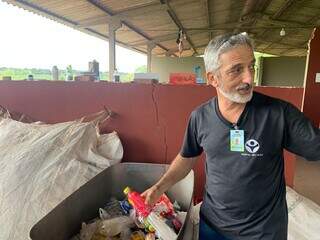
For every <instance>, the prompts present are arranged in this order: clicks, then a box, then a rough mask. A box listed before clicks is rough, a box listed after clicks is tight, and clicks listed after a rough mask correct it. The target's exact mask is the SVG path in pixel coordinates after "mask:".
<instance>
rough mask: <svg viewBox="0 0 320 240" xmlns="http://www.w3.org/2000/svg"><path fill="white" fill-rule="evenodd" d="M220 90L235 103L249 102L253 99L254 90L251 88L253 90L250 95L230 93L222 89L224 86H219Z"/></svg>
mask: <svg viewBox="0 0 320 240" xmlns="http://www.w3.org/2000/svg"><path fill="white" fill-rule="evenodd" d="M217 88H218V91H219V92H220V93H221V94H222V95H223V96H224V97H225V98H227V99H228V100H230V101H231V102H235V103H247V102H249V101H250V100H251V98H252V95H253V91H252V89H251V92H250V93H249V94H248V95H244V96H242V95H240V94H238V93H236V92H235V93H228V92H225V91H223V90H222V88H220V87H217Z"/></svg>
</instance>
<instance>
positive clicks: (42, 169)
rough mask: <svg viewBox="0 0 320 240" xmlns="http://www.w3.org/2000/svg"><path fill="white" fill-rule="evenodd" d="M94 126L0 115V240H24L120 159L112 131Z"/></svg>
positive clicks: (115, 134) (119, 144) (120, 151)
mask: <svg viewBox="0 0 320 240" xmlns="http://www.w3.org/2000/svg"><path fill="white" fill-rule="evenodd" d="M96 126H97V124H96V123H95V122H94V121H91V122H79V121H72V122H64V123H57V124H37V123H22V122H18V121H15V120H12V119H10V118H5V117H0V154H1V157H0V228H1V231H0V239H1V240H13V239H14V240H26V239H29V231H30V229H31V228H32V226H33V225H34V224H35V223H36V222H37V221H39V220H40V219H41V218H42V217H44V216H45V215H46V214H47V213H48V212H50V211H51V210H52V209H53V208H54V207H55V206H57V205H58V204H59V203H60V202H61V201H62V200H64V199H65V198H66V197H67V196H69V195H70V194H71V193H73V192H74V191H76V190H77V189H78V188H79V187H80V186H82V185H83V184H84V183H86V182H87V181H89V180H90V179H92V178H93V177H94V176H96V175H97V174H98V173H100V172H101V171H102V170H104V169H106V168H108V167H109V166H111V165H113V164H116V163H118V162H120V161H121V159H122V156H123V147H122V144H121V142H120V139H119V137H118V135H117V133H116V132H112V133H110V134H103V135H100V134H99V131H98V128H97V127H96Z"/></svg>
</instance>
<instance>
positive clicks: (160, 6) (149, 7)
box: [115, 2, 168, 17]
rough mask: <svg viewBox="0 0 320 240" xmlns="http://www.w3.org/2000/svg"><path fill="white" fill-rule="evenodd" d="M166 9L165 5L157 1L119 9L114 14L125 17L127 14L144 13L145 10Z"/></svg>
mask: <svg viewBox="0 0 320 240" xmlns="http://www.w3.org/2000/svg"><path fill="white" fill-rule="evenodd" d="M166 10H168V6H167V5H163V4H161V3H159V2H151V3H147V4H143V5H139V6H135V7H131V8H127V9H123V10H120V11H118V12H116V13H115V15H120V16H124V17H127V16H135V15H141V14H145V13H146V12H150V11H166Z"/></svg>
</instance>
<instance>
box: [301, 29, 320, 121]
mask: <svg viewBox="0 0 320 240" xmlns="http://www.w3.org/2000/svg"><path fill="white" fill-rule="evenodd" d="M317 73H318V74H319V75H320V29H315V30H314V32H313V35H312V37H311V40H310V42H309V52H308V56H307V65H306V75H305V76H306V77H305V88H304V97H303V103H302V110H303V112H304V114H305V115H306V116H307V117H308V118H309V119H311V120H312V122H313V123H314V124H315V125H316V126H319V123H320V82H316V74H317ZM319 78H320V76H319Z"/></svg>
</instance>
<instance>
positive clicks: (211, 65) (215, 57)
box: [203, 32, 254, 72]
mask: <svg viewBox="0 0 320 240" xmlns="http://www.w3.org/2000/svg"><path fill="white" fill-rule="evenodd" d="M239 45H247V46H249V47H250V48H251V49H252V51H253V48H254V47H253V42H252V40H251V39H250V37H249V36H248V34H247V33H246V32H243V33H239V34H225V35H220V36H217V37H215V38H214V39H212V40H211V41H210V42H209V44H208V46H207V47H206V50H205V51H204V57H203V58H204V64H205V67H206V72H215V71H216V70H217V69H218V68H219V66H220V62H219V57H220V55H221V54H222V53H225V52H227V51H229V50H230V49H232V48H234V47H236V46H239Z"/></svg>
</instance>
